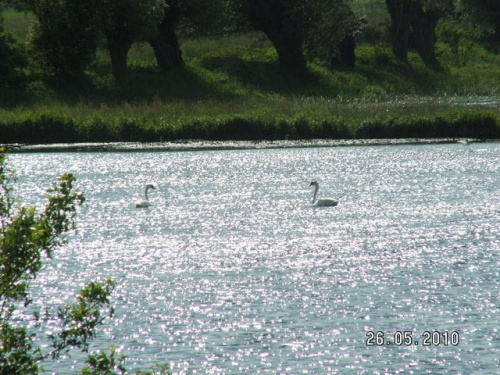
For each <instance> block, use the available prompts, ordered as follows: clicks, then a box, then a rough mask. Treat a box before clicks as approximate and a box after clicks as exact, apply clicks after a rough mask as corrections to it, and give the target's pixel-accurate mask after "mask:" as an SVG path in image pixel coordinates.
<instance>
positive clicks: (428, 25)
mask: <svg viewBox="0 0 500 375" xmlns="http://www.w3.org/2000/svg"><path fill="white" fill-rule="evenodd" d="M439 18H440V17H439V15H438V14H437V13H435V12H432V11H429V12H424V11H423V10H421V9H419V10H418V12H416V13H415V14H414V16H413V19H412V23H411V24H412V28H413V37H414V40H415V45H416V48H417V51H418V54H419V55H420V57H421V58H422V60H423V61H424V63H425V64H426V65H427V66H430V67H437V66H438V65H439V64H438V62H437V59H436V50H435V43H436V26H437V23H438V21H439Z"/></svg>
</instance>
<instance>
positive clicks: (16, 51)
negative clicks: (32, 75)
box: [0, 9, 27, 104]
mask: <svg viewBox="0 0 500 375" xmlns="http://www.w3.org/2000/svg"><path fill="white" fill-rule="evenodd" d="M26 65H27V59H26V54H25V50H24V48H23V46H22V45H21V44H20V43H18V42H17V41H16V40H15V39H14V38H13V37H12V35H10V34H8V33H6V32H5V31H4V28H3V20H2V14H1V9H0V104H2V103H5V102H8V101H9V100H10V99H11V98H12V90H18V89H20V88H21V87H22V86H23V85H24V75H23V73H22V68H24V67H25V66H26Z"/></svg>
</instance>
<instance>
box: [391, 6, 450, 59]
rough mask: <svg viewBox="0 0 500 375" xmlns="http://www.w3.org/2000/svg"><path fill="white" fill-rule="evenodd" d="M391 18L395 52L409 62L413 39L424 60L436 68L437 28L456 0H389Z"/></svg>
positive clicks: (399, 57)
mask: <svg viewBox="0 0 500 375" xmlns="http://www.w3.org/2000/svg"><path fill="white" fill-rule="evenodd" d="M386 5H387V10H388V11H389V15H390V17H391V26H390V35H391V41H392V51H393V53H394V55H395V56H396V58H397V59H399V60H401V61H404V62H407V61H408V49H409V42H410V40H413V41H414V44H415V47H416V49H417V52H418V53H419V55H420V57H421V58H422V60H423V61H424V62H425V63H426V64H427V65H430V66H436V64H437V61H436V53H435V42H436V26H437V23H438V21H439V20H440V19H441V18H442V17H444V16H445V15H447V14H450V13H451V11H452V9H453V0H441V1H438V0H386Z"/></svg>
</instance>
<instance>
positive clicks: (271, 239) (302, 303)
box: [9, 143, 500, 374]
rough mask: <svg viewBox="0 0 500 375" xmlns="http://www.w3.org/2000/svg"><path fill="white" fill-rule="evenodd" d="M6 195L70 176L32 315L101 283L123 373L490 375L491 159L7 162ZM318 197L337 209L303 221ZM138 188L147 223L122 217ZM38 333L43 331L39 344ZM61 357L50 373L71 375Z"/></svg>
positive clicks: (497, 225)
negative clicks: (74, 204) (79, 194)
mask: <svg viewBox="0 0 500 375" xmlns="http://www.w3.org/2000/svg"><path fill="white" fill-rule="evenodd" d="M9 163H10V165H11V167H13V168H15V169H16V170H17V172H18V177H19V180H18V183H17V184H16V194H17V195H18V196H20V197H21V198H22V199H23V201H24V203H25V204H35V205H37V206H40V207H41V206H42V205H43V204H44V196H45V195H44V190H45V189H46V188H48V187H49V186H50V185H51V183H52V182H53V181H55V180H56V179H57V177H58V176H59V175H60V174H62V173H64V172H71V173H74V174H75V175H76V177H77V180H78V181H77V185H78V187H79V188H80V189H81V190H83V191H85V194H86V197H87V202H86V204H85V205H84V207H82V209H81V210H80V212H79V215H78V217H77V222H78V232H77V233H76V234H74V235H71V236H70V242H69V244H68V245H67V246H65V247H63V248H61V249H58V250H57V251H56V252H55V256H54V259H53V260H51V261H47V262H46V263H45V264H46V265H45V267H44V269H43V271H42V272H41V274H40V277H39V278H37V280H36V281H35V282H34V284H33V289H32V291H33V298H34V300H35V304H36V306H38V307H40V308H41V309H45V308H48V309H53V308H55V306H58V305H60V304H61V303H64V302H69V301H72V300H73V299H74V297H75V295H76V292H77V290H78V289H79V288H81V287H82V286H83V285H84V283H86V282H89V281H92V280H103V279H105V278H108V277H111V278H113V279H114V280H115V281H116V282H117V287H116V289H115V291H114V293H113V295H112V303H113V305H114V306H115V307H116V315H115V317H114V318H113V319H111V320H107V321H106V323H105V324H104V325H103V326H101V329H100V332H99V335H98V338H97V340H95V341H94V342H93V345H92V347H91V350H97V349H103V348H107V347H109V345H110V344H111V343H113V342H115V343H116V344H117V346H118V348H119V349H120V351H121V353H122V354H124V355H126V356H127V360H126V362H125V364H126V366H127V367H129V368H133V369H143V370H144V369H148V368H149V367H150V366H151V365H152V364H154V363H165V362H168V363H170V365H171V368H172V370H173V372H174V373H176V374H193V373H201V374H255V373H263V374H302V373H309V374H402V373H405V374H408V373H415V374H423V373H429V374H430V373H432V374H436V373H439V374H461V373H463V374H472V373H481V374H498V373H500V332H499V329H500V325H499V323H500V144H499V143H473V144H470V145H468V146H464V145H461V144H456V143H454V144H429V145H386V146H380V145H379V146H357V147H355V146H352V147H318V148H315V147H310V148H291V149H248V150H215V151H183V152H85V153H78V152H74V153H72V152H66V153H64V152H63V153H27V154H11V155H10V156H9ZM313 180H317V181H318V182H319V184H320V189H319V194H318V195H319V197H326V196H330V197H332V198H336V199H339V201H340V203H339V205H338V206H337V207H333V208H332V207H327V208H320V207H312V205H311V199H312V194H313V189H312V188H311V187H309V184H310V182H311V181H313ZM146 183H153V184H154V185H155V186H156V188H157V189H156V190H150V192H149V199H150V202H151V207H150V208H147V209H136V208H135V206H134V201H135V200H138V199H140V198H141V197H142V196H143V190H144V186H145V184H146ZM51 329H52V327H51V326H50V325H44V326H42V327H41V331H42V332H45V331H50V330H51ZM78 358H79V357H78V356H77V355H76V356H72V358H70V359H64V360H62V361H61V362H60V363H56V364H51V365H45V366H44V367H45V369H46V371H47V372H48V373H50V372H54V373H71V372H74V371H76V370H77V369H78V367H73V366H75V364H74V363H75V360H77V359H78Z"/></svg>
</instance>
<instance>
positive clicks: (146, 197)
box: [144, 188, 149, 200]
mask: <svg viewBox="0 0 500 375" xmlns="http://www.w3.org/2000/svg"><path fill="white" fill-rule="evenodd" d="M144 198H145V199H146V200H149V199H148V188H146V189H144Z"/></svg>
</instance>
